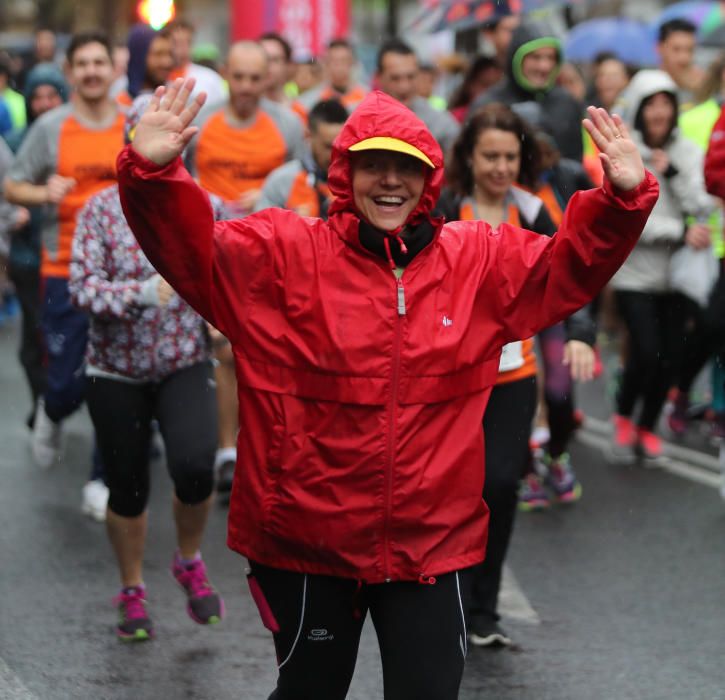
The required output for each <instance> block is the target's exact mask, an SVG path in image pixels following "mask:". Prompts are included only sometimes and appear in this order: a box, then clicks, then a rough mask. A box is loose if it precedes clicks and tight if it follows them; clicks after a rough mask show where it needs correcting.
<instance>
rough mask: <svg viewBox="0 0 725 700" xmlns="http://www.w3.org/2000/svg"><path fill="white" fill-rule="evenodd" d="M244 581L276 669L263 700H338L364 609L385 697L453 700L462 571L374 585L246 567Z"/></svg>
mask: <svg viewBox="0 0 725 700" xmlns="http://www.w3.org/2000/svg"><path fill="white" fill-rule="evenodd" d="M250 567H251V573H250V574H249V576H248V582H249V587H250V591H251V593H252V596H253V597H254V599H255V602H256V603H257V607H258V608H259V611H260V614H261V616H262V621H263V623H264V625H265V627H267V628H268V629H269V630H270V631H272V632H273V634H274V645H275V650H276V652H277V662H278V665H279V679H278V681H277V688H276V689H275V691H274V692H273V693H272V695H270V697H269V700H312V699H313V698H314V699H317V698H325V700H342V699H343V698H345V696H346V695H347V691H348V688H349V686H350V681H351V680H352V675H353V671H354V670H355V661H356V660H357V653H358V645H359V643H360V634H361V632H362V628H363V623H364V621H365V617H366V615H367V613H368V611H369V612H370V617H371V618H372V622H373V625H374V626H375V631H376V633H377V637H378V643H379V645H380V653H381V657H382V662H383V684H384V687H385V700H422V699H423V698H425V700H455V699H456V698H457V697H458V688H459V686H460V683H461V677H462V675H463V665H464V660H465V655H466V649H467V643H466V630H465V622H464V617H463V611H464V609H465V606H466V603H465V601H464V598H465V593H466V587H467V585H468V581H469V571H468V570H466V571H460V572H452V573H449V574H443V575H441V576H437V577H435V583H426V584H423V583H418V582H417V581H416V582H410V581H403V582H393V583H381V584H374V585H367V584H362V585H360V584H359V583H358V582H357V581H354V580H351V579H343V578H335V577H332V576H317V575H310V574H298V573H293V572H290V571H282V570H280V569H273V568H270V567H267V566H262V565H260V564H256V563H253V562H250Z"/></svg>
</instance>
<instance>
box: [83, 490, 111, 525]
mask: <svg viewBox="0 0 725 700" xmlns="http://www.w3.org/2000/svg"><path fill="white" fill-rule="evenodd" d="M107 505H108V487H107V486H106V485H105V484H104V483H103V482H102V481H101V480H100V479H95V480H94V481H89V482H88V483H87V484H86V485H85V486H84V487H83V500H82V502H81V512H82V513H83V515H87V516H89V517H91V518H93V519H94V520H97V521H98V522H99V523H102V522H103V521H104V520H105V519H106V506H107Z"/></svg>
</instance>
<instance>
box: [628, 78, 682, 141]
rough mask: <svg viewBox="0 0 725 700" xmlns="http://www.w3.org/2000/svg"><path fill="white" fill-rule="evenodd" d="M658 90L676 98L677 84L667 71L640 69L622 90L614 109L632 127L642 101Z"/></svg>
mask: <svg viewBox="0 0 725 700" xmlns="http://www.w3.org/2000/svg"><path fill="white" fill-rule="evenodd" d="M658 92H665V93H668V94H670V95H672V96H673V97H674V98H675V100H677V85H675V81H674V80H672V78H670V76H669V75H668V74H667V73H665V72H664V71H662V70H641V71H639V72H638V73H636V74H635V75H634V77H633V78H632V80H631V81H630V82H629V85H628V86H627V87H626V88H625V89H624V90H623V91H622V94H621V95H620V96H619V98H618V99H617V103H616V105H615V109H614V111H615V112H616V113H617V114H619V116H620V117H622V119H623V120H624V122H625V123H626V124H627V126H628V127H630V128H633V127H634V123H635V120H636V118H637V114H639V111H640V109H642V103H643V102H644V101H645V100H646V99H647V98H648V97H652V95H656V94H657V93H658Z"/></svg>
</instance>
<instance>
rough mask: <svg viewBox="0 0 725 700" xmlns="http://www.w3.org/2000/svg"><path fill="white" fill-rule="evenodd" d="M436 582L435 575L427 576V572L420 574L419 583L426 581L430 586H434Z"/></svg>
mask: <svg viewBox="0 0 725 700" xmlns="http://www.w3.org/2000/svg"><path fill="white" fill-rule="evenodd" d="M435 582H436V577H435V576H426V575H425V574H421V575H420V576H418V583H424V584H426V585H428V586H434V585H435Z"/></svg>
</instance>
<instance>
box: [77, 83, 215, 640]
mask: <svg viewBox="0 0 725 700" xmlns="http://www.w3.org/2000/svg"><path fill="white" fill-rule="evenodd" d="M149 97H150V96H148V95H146V96H145V97H142V98H138V99H137V101H136V102H135V103H134V107H133V108H132V109H131V111H130V112H129V115H128V118H127V124H126V134H127V137H128V135H129V134H131V135H132V134H133V129H134V126H135V123H136V122H137V121H138V119H139V116H140V114H141V112H142V111H143V110H144V109H145V107H146V105H147V104H148V101H149ZM127 141H130V138H127ZM214 203H215V208H214V215H215V217H216V218H217V219H220V218H223V211H222V205H221V202H220V200H218V199H217V200H215V202H214ZM70 290H71V296H72V299H73V302H74V303H75V304H76V305H77V306H78V307H80V308H81V309H83V310H84V311H86V312H87V313H88V315H89V318H90V330H89V338H88V350H87V357H86V360H87V365H86V375H87V376H88V389H87V402H88V408H89V411H90V414H91V419H92V421H93V425H94V427H95V429H96V434H97V436H98V445H99V448H100V451H101V454H102V456H103V460H104V464H105V465H106V469H107V473H106V480H107V483H108V487H109V491H110V493H109V499H108V511H107V516H106V522H107V527H108V535H109V538H110V540H111V544H112V546H113V549H114V552H115V555H116V559H117V561H118V565H119V569H120V577H121V585H122V588H121V592H120V594H119V595H118V597H117V598H116V599H115V602H116V605H117V606H118V610H119V618H120V619H119V623H118V626H117V634H118V636H119V638H120V639H122V640H124V641H140V640H146V639H149V638H151V637H152V636H153V625H152V622H151V620H150V618H149V616H148V613H147V611H146V594H145V587H144V584H143V575H142V560H143V550H144V542H145V537H146V525H147V513H146V505H147V501H148V495H149V448H150V442H151V434H152V431H151V422H152V420H154V419H155V420H156V421H158V424H159V428H160V431H161V435H162V437H163V439H164V444H165V448H166V459H167V465H168V469H169V473H170V475H171V478H172V481H173V482H174V494H173V512H174V519H175V521H176V531H177V541H178V550H177V552H176V554H175V556H174V559H173V563H172V566H171V570H172V573H173V576H174V578H175V579H176V580H177V582H178V583H179V584H180V585H181V587H182V588H183V589H184V591H185V593H186V595H187V612H188V613H189V615H190V616H191V618H192V619H193V620H194V621H195V622H198V623H200V624H213V623H215V622H218V621H219V620H220V619H221V618H222V616H223V613H224V604H223V601H222V599H221V597H220V596H219V594H218V593H217V592H216V591H215V590H214V588H213V587H212V586H211V584H210V583H209V579H208V577H207V574H206V567H205V565H204V562H203V560H202V559H201V556H200V554H199V547H200V545H201V540H202V536H203V533H204V527H205V524H206V520H207V516H208V513H209V509H210V507H211V504H212V500H213V494H212V491H213V485H214V471H213V468H214V454H215V450H216V439H217V412H216V391H215V384H214V372H213V369H212V364H211V350H210V342H209V334H208V332H207V327H206V324H205V322H204V320H203V319H202V318H201V317H200V316H199V315H198V314H197V313H196V312H195V311H194V310H193V309H192V308H191V307H190V306H189V305H188V304H187V303H186V302H185V301H183V300H182V299H181V298H180V297H179V296H178V295H177V294H176V293H175V292H174V291H173V289H172V288H171V286H170V285H169V284H168V283H167V282H166V281H165V280H164V279H163V278H162V277H161V276H160V275H159V274H158V273H157V272H156V270H155V269H154V268H153V266H152V265H151V263H150V262H149V261H148V259H147V258H146V256H145V255H144V253H143V251H142V250H141V248H140V247H139V245H138V243H137V242H136V239H135V238H134V236H133V234H132V233H131V229H130V228H129V227H128V224H127V223H126V219H125V217H124V214H123V210H122V209H121V201H120V199H119V194H118V186H117V185H114V186H112V187H109V188H107V189H105V190H103V191H101V192H99V193H98V194H96V195H95V196H94V197H92V198H91V199H90V200H89V202H88V203H87V205H86V206H85V208H84V209H83V210H82V212H81V214H80V216H79V219H78V225H77V228H76V233H75V238H74V241H73V257H72V263H71V272H70Z"/></svg>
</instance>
